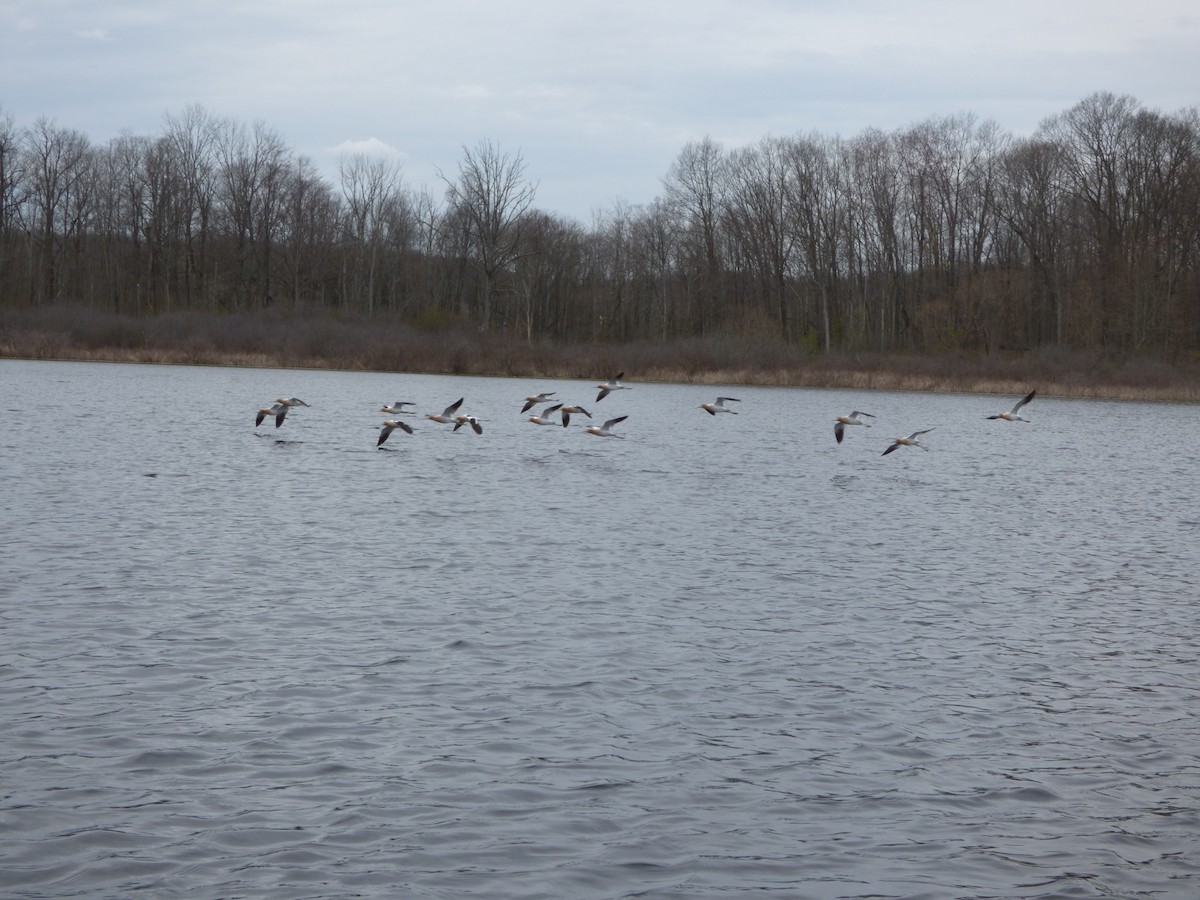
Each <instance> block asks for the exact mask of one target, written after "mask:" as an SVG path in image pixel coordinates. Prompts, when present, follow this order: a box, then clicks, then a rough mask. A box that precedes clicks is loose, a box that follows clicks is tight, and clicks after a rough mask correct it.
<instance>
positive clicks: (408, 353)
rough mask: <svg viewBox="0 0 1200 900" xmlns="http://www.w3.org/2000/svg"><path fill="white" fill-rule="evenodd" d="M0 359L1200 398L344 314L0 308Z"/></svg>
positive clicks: (1028, 376) (968, 357)
mask: <svg viewBox="0 0 1200 900" xmlns="http://www.w3.org/2000/svg"><path fill="white" fill-rule="evenodd" d="M0 358H9V359H47V360H50V359H53V360H80V361H94V362H127V363H157V364H173V365H202V366H251V367H263V368H312V369H333V370H350V371H380V372H411V373H420V374H446V375H484V376H502V377H504V376H507V377H514V378H546V379H587V380H590V379H597V380H603V379H607V378H610V377H612V376H613V375H616V374H617V373H618V372H624V373H625V378H626V380H628V381H654V382H676V383H685V384H686V383H692V384H731V385H734V384H736V385H773V386H787V387H821V388H847V389H857V390H899V391H937V392H962V393H996V394H1020V393H1023V392H1024V391H1026V390H1028V389H1029V388H1032V387H1036V388H1037V390H1038V392H1039V394H1041V395H1043V396H1062V397H1096V398H1105V399H1122V400H1159V401H1178V402H1191V403H1195V402H1200V363H1197V362H1196V361H1168V360H1163V359H1157V358H1153V357H1147V356H1139V355H1126V356H1119V357H1118V356H1111V355H1107V354H1105V353H1103V352H1102V351H1099V350H1077V349H1066V348H1041V349H1039V350H1036V351H1020V352H1018V351H1011V350H1009V351H1000V352H993V353H989V354H973V355H972V354H962V353H954V354H949V353H948V354H945V355H932V356H931V355H922V356H910V355H904V354H896V353H886V354H885V353H872V352H865V351H864V352H856V353H835V354H822V353H816V352H812V351H811V350H809V349H806V348H804V347H797V346H794V345H788V344H782V343H779V342H774V341H769V340H763V339H758V338H755V337H753V336H747V335H741V336H733V337H730V336H723V335H722V336H709V337H699V338H680V339H675V340H664V341H657V342H634V343H627V344H619V343H571V344H559V343H549V342H535V343H529V342H527V341H524V340H522V339H520V338H517V337H511V336H506V335H496V334H481V333H479V332H474V331H469V330H458V329H443V330H434V331H427V330H421V329H417V328H413V327H410V326H406V325H404V324H402V323H399V322H396V321H393V320H366V319H351V318H344V317H316V316H313V317H296V316H286V317H285V316H280V317H273V316H269V315H263V314H255V315H248V314H247V315H242V314H229V315H222V316H211V315H200V314H188V313H173V314H167V315H160V316H156V317H153V318H135V317H128V316H117V315H106V314H102V313H97V312H96V311H95V310H85V309H75V308H71V307H61V306H55V307H47V308H44V309H37V310H34V309H20V310H11V309H10V310H0Z"/></svg>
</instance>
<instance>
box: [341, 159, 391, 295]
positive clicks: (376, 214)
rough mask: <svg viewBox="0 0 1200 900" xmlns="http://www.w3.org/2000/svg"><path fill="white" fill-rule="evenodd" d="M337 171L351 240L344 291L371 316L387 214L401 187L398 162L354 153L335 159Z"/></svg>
mask: <svg viewBox="0 0 1200 900" xmlns="http://www.w3.org/2000/svg"><path fill="white" fill-rule="evenodd" d="M338 175H339V177H340V180H341V187H342V196H343V197H344V198H345V202H346V205H347V210H346V212H347V221H348V224H349V232H350V234H349V240H350V242H351V251H350V254H349V256H348V257H347V263H348V266H347V271H346V276H345V279H346V293H347V294H348V295H349V296H350V297H352V298H354V299H356V300H357V301H358V304H359V305H360V306H361V307H362V308H363V309H364V310H365V311H366V313H367V315H368V316H370V315H373V314H374V312H375V303H376V294H377V285H376V279H377V277H378V271H379V267H380V265H381V259H380V255H381V253H382V250H383V245H384V241H385V240H386V237H387V235H386V225H387V223H388V214H389V210H390V209H391V208H392V207H393V206H394V205H395V204H396V202H397V200H398V196H399V193H400V189H401V166H400V163H399V162H398V161H396V160H390V159H379V158H375V159H372V158H369V157H366V156H363V155H361V154H357V155H354V156H348V157H342V158H341V159H340V160H339V161H338Z"/></svg>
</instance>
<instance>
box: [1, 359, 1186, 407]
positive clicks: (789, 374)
mask: <svg viewBox="0 0 1200 900" xmlns="http://www.w3.org/2000/svg"><path fill="white" fill-rule="evenodd" d="M605 349H606V350H607V351H609V352H613V353H614V355H617V356H619V355H620V353H619V349H620V348H619V347H618V346H606V348H605ZM0 360H14V361H28V362H81V363H89V362H90V363H118V364H127V365H171V366H199V367H205V368H221V369H223V368H248V369H284V370H286V369H293V370H304V371H326V372H378V373H394V374H397V375H406V374H408V375H460V376H472V377H490V378H522V379H537V378H544V379H555V380H569V381H580V380H583V381H587V380H592V379H593V378H595V379H599V380H603V379H604V378H607V377H608V376H607V375H605V374H603V373H602V372H600V371H597V372H595V373H590V374H582V373H580V372H579V371H577V370H576V369H575V368H574V367H572V366H566V365H563V364H550V365H544V366H525V365H520V366H513V365H509V366H505V367H502V368H492V367H487V366H476V365H467V366H463V365H461V364H458V363H456V362H454V361H450V360H447V361H446V362H445V363H444V364H442V365H435V366H423V367H420V368H394V367H373V366H368V365H361V364H359V363H358V362H357V361H354V360H344V359H343V360H337V359H330V358H327V357H322V356H313V357H308V358H305V359H304V360H301V361H297V360H295V359H290V360H286V359H283V358H280V357H279V356H277V355H275V354H269V353H263V354H248V353H240V352H223V351H215V350H210V351H206V352H202V353H197V352H195V351H194V350H182V349H175V350H173V349H168V348H156V349H144V350H140V351H130V350H127V349H121V348H109V349H105V348H87V349H79V348H75V349H74V350H64V351H60V352H58V353H55V354H53V355H50V354H46V353H42V352H24V353H23V352H21V349H20V348H17V347H13V346H11V345H7V346H0ZM855 362H856V360H854V359H850V358H846V359H843V358H822V359H819V360H812V361H810V364H809V365H805V366H803V367H800V366H795V367H794V366H786V367H772V368H753V367H738V368H736V369H730V368H712V369H703V370H699V371H697V370H693V369H687V368H684V367H682V366H678V367H672V366H670V365H665V364H657V365H654V366H650V367H646V368H638V369H636V370H628V371H626V373H625V380H626V381H630V382H637V381H640V382H643V383H662V384H694V385H730V386H739V387H744V386H749V387H781V388H818V389H827V390H847V391H849V390H859V391H896V392H928V393H956V394H977V395H978V394H996V395H1008V394H1021V393H1024V392H1026V391H1028V390H1031V389H1033V388H1036V389H1037V391H1038V393H1039V395H1041V396H1044V397H1062V398H1070V399H1093V400H1122V401H1131V402H1157V403H1200V371H1192V372H1190V373H1177V374H1178V375H1179V376H1180V377H1178V379H1177V380H1176V379H1164V378H1163V377H1162V375H1163V373H1161V372H1159V373H1158V375H1159V377H1158V378H1155V379H1154V382H1153V383H1134V381H1135V379H1134V378H1132V377H1129V378H1121V377H1120V375H1119V373H1117V372H1110V373H1106V374H1105V376H1104V377H1103V379H1102V380H1098V379H1097V378H1096V377H1095V373H1087V372H1078V371H1063V372H1058V373H1051V372H1047V371H1045V370H1044V369H1045V368H1046V367H1044V366H1031V368H1036V369H1038V370H1039V374H1034V373H1033V372H1030V373H1028V374H1019V373H1016V372H1009V371H995V372H990V373H988V372H974V373H965V372H961V371H955V369H957V368H959V366H955V365H954V364H955V363H956V362H959V363H961V361H956V360H952V359H947V358H941V357H929V356H923V357H911V358H898V357H891V358H880V359H874V360H871V362H870V364H869V365H867V366H862V365H855ZM970 362H971V363H972V364H973V367H976V368H978V367H979V364H980V361H979V360H972V361H970ZM1012 366H1013V363H1010V362H1003V363H1001V364H999V365H998V366H996V368H997V369H1003V370H1007V369H1009V368H1011V367H1012ZM983 368H989V367H988V366H987V365H986V364H985V365H983ZM1018 368H1020V366H1018ZM913 369H916V370H917V371H912V370H913Z"/></svg>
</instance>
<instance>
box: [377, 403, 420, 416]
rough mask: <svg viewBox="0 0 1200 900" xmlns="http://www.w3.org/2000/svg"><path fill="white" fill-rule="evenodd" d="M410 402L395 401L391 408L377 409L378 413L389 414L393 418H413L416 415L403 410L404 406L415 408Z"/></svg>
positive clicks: (382, 407) (410, 411)
mask: <svg viewBox="0 0 1200 900" xmlns="http://www.w3.org/2000/svg"><path fill="white" fill-rule="evenodd" d="M416 405H417V404H415V403H413V402H412V401H411V400H397V401H396V402H395V403H393V404H392V405H391V406H381V407H379V411H380V412H385V413H390V414H391V415H393V416H415V415H416V413H415V412H413V411H412V410H408V409H405V408H404V407H406V406H416Z"/></svg>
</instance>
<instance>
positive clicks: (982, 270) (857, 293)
mask: <svg viewBox="0 0 1200 900" xmlns="http://www.w3.org/2000/svg"><path fill="white" fill-rule="evenodd" d="M535 174H536V173H530V172H528V171H527V168H526V164H525V161H524V159H523V157H522V156H521V154H520V152H519V151H510V150H506V149H504V148H502V147H500V146H498V145H497V144H495V143H493V142H490V141H488V140H481V141H480V142H479V143H478V144H477V145H476V146H474V147H464V148H463V156H462V158H461V159H460V160H459V161H458V162H457V170H456V171H453V172H449V173H447V174H444V175H443V177H442V180H443V182H444V184H443V185H441V186H440V187H441V190H440V191H438V192H437V193H436V194H435V192H433V191H432V190H430V189H428V188H422V189H420V190H415V189H413V188H411V187H409V186H407V185H406V184H405V181H404V173H403V170H402V167H401V166H400V165H399V164H398V163H396V162H395V161H394V160H388V159H381V158H368V157H361V156H353V157H345V158H343V159H342V160H341V161H340V164H339V167H338V178H337V180H336V183H331V181H330V180H329V179H327V178H325V177H323V176H321V175H320V174H319V173H318V172H317V170H316V169H315V167H314V165H313V163H312V162H311V161H310V160H308V159H307V158H305V157H303V156H298V155H297V154H296V153H295V152H293V150H292V149H290V148H289V147H288V146H287V144H286V142H285V141H284V140H283V139H282V138H281V137H280V136H279V135H278V134H277V133H276V132H274V131H273V130H272V129H271V128H270V127H269V126H267V125H265V124H262V123H254V124H250V125H247V124H245V123H240V122H237V121H232V120H229V119H224V118H221V117H218V116H215V115H213V114H211V113H209V112H208V111H206V110H205V109H204V108H202V107H200V106H190V107H188V108H187V109H185V110H184V111H182V112H181V113H178V114H169V115H167V116H165V117H164V121H163V127H162V130H161V133H159V134H153V135H135V134H129V133H122V134H121V135H120V136H119V137H117V138H114V139H113V140H111V141H109V142H107V143H104V144H96V143H93V142H92V141H91V140H89V138H88V137H87V136H86V135H84V134H82V133H80V132H78V131H75V130H72V129H71V128H69V127H67V126H64V125H60V124H58V123H57V122H55V121H50V120H46V119H44V118H43V119H39V120H37V121H35V122H33V123H29V124H25V125H18V124H17V123H15V122H14V121H13V120H12V118H11V116H8V115H5V114H4V112H3V109H2V107H0V311H4V310H10V311H12V310H37V309H42V308H46V307H50V306H54V305H56V304H69V305H70V306H71V308H72V309H81V310H95V311H98V312H105V313H111V314H119V315H121V316H132V317H138V318H146V317H151V318H152V317H157V316H162V315H163V314H178V313H188V314H203V315H206V316H228V315H234V316H245V315H247V314H257V313H270V314H280V315H283V314H286V315H293V316H305V317H317V318H318V319H320V318H322V317H324V318H327V319H336V318H339V317H353V318H355V319H367V320H371V321H376V322H378V323H379V324H380V325H381V326H383V325H386V324H388V323H401V324H403V325H404V326H405V327H408V328H411V329H417V330H424V331H428V332H430V333H433V332H437V331H439V330H441V331H444V330H447V329H465V330H470V331H472V332H476V333H482V334H487V335H496V336H504V338H505V339H506V340H518V341H522V342H528V343H530V344H553V343H556V342H560V343H564V344H566V343H576V344H578V343H599V344H605V343H630V342H644V343H646V342H648V343H654V342H670V341H679V340H681V339H694V338H705V337H710V336H716V335H734V336H737V337H739V338H741V339H745V340H749V341H758V342H762V343H763V344H764V345H767V344H771V345H775V344H783V345H790V346H793V347H795V348H798V349H799V350H801V351H804V352H806V353H808V354H810V355H812V356H818V357H819V356H820V355H822V354H829V353H839V352H840V353H846V352H876V353H912V354H944V353H958V354H978V355H982V356H987V355H992V354H998V355H1005V354H1008V355H1013V354H1025V353H1032V352H1036V351H1038V350H1040V349H1043V348H1074V349H1081V350H1088V351H1098V352H1102V353H1103V354H1105V355H1108V356H1114V357H1119V356H1123V357H1128V356H1131V355H1145V356H1148V357H1150V358H1154V359H1161V360H1167V361H1172V362H1175V363H1183V364H1191V363H1194V362H1196V361H1197V360H1198V359H1200V113H1198V112H1197V109H1196V108H1194V107H1193V108H1188V109H1185V110H1182V111H1178V112H1174V113H1165V112H1161V111H1156V110H1152V109H1148V108H1146V107H1144V106H1143V105H1142V104H1141V103H1140V102H1139V101H1138V100H1136V99H1135V98H1132V97H1129V96H1121V95H1116V94H1111V93H1095V94H1093V95H1091V96H1088V97H1086V98H1084V99H1083V100H1082V101H1080V102H1079V103H1078V104H1076V105H1075V106H1073V107H1071V108H1070V109H1067V110H1065V111H1063V112H1060V113H1058V114H1054V115H1051V116H1049V117H1048V118H1046V119H1045V120H1044V121H1043V122H1042V123H1041V125H1040V126H1039V127H1038V128H1037V130H1036V131H1035V133H1034V134H1032V136H1028V137H1015V136H1013V135H1011V134H1009V133H1006V132H1005V131H1004V130H1003V129H1002V128H1001V127H1000V126H999V125H998V124H996V123H995V122H993V121H984V120H980V119H978V118H977V117H976V116H974V115H973V114H970V113H960V114H956V115H951V116H945V117H935V118H930V119H928V120H925V121H922V122H919V123H916V124H914V125H912V126H910V127H906V128H903V129H899V130H896V131H891V132H885V131H881V130H877V129H867V130H865V131H863V132H862V133H860V134H857V135H855V136H852V137H842V136H836V135H826V134H820V133H806V132H798V133H796V134H793V135H789V136H764V137H763V138H761V139H760V140H759V141H758V142H757V143H755V144H752V145H749V146H741V147H725V146H722V145H721V144H720V143H718V142H716V141H714V140H712V139H709V138H704V139H700V140H695V141H692V142H689V143H688V144H686V146H684V147H682V148H681V149H680V151H679V153H678V156H677V157H676V158H675V159H674V160H673V161H672V163H671V164H670V166H669V168H668V171H666V172H664V173H663V175H662V179H661V182H662V192H661V194H660V195H659V196H658V197H657V198H655V199H654V200H653V201H652V202H649V203H646V204H640V205H630V204H627V203H623V202H620V201H616V202H613V203H611V204H610V205H609V206H608V207H607V208H605V209H603V210H601V211H598V212H597V213H595V214H594V215H593V218H592V221H590V222H579V221H576V220H573V219H570V218H566V217H563V216H561V215H557V214H555V213H553V212H547V211H543V210H540V209H539V208H538V207H537V205H536V197H537V183H536V180H535V177H534V175H535Z"/></svg>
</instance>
